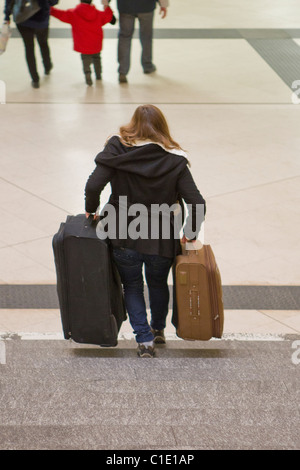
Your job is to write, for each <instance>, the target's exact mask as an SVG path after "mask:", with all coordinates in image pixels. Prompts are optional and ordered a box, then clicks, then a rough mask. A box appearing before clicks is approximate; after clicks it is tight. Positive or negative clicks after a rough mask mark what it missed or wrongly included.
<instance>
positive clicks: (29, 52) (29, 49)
mask: <svg viewBox="0 0 300 470" xmlns="http://www.w3.org/2000/svg"><path fill="white" fill-rule="evenodd" d="M17 28H18V30H19V32H20V34H21V36H22V39H23V42H24V46H25V56H26V62H27V66H28V70H29V73H30V76H31V78H32V82H33V83H32V84H33V86H35V87H38V84H39V79H40V77H39V75H38V72H37V68H36V60H35V53H34V29H33V28H27V27H25V26H20V25H17Z"/></svg>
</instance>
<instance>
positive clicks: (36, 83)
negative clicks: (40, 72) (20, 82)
mask: <svg viewBox="0 0 300 470" xmlns="http://www.w3.org/2000/svg"><path fill="white" fill-rule="evenodd" d="M31 86H32V88H40V82H39V81H37V82H34V81H32V82H31Z"/></svg>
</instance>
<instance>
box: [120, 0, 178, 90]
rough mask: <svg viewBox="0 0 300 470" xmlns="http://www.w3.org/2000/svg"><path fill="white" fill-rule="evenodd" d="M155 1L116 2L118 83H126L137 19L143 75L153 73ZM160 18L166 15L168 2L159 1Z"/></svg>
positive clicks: (122, 0)
mask: <svg viewBox="0 0 300 470" xmlns="http://www.w3.org/2000/svg"><path fill="white" fill-rule="evenodd" d="M156 3H157V1H156V0H117V4H118V10H119V24H120V30H119V42H118V62H119V82H120V83H127V77H126V75H127V74H128V72H129V68H130V51H131V40H132V36H133V33H134V23H135V19H136V18H137V19H138V21H139V27H140V41H141V45H142V56H141V63H142V67H143V69H144V73H152V72H155V70H156V67H155V65H154V64H153V62H152V39H153V17H154V10H155V8H156ZM158 3H159V5H160V14H161V16H162V18H165V17H166V15H167V7H168V5H169V0H159V1H158Z"/></svg>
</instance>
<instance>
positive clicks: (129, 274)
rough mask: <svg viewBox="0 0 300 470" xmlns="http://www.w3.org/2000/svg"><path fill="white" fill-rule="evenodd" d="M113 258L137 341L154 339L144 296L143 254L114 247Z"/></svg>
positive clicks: (145, 341) (146, 341)
mask: <svg viewBox="0 0 300 470" xmlns="http://www.w3.org/2000/svg"><path fill="white" fill-rule="evenodd" d="M113 259H114V261H115V263H116V266H117V269H118V271H119V274H120V277H121V281H122V284H123V288H124V298H125V305H126V309H127V312H128V316H129V321H130V324H131V326H132V328H133V332H134V334H135V335H136V341H137V343H148V342H152V341H153V334H152V333H151V329H150V325H149V323H148V320H147V311H146V304H145V298H144V278H143V271H142V269H143V255H141V254H140V253H138V252H136V251H134V250H128V249H125V248H114V250H113Z"/></svg>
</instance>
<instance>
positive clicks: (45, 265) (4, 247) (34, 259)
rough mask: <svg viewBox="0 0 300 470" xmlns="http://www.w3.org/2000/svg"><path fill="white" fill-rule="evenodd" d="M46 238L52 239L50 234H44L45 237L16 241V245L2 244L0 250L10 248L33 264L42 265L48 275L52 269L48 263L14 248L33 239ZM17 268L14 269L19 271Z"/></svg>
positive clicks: (33, 240)
mask: <svg viewBox="0 0 300 470" xmlns="http://www.w3.org/2000/svg"><path fill="white" fill-rule="evenodd" d="M47 238H49V239H51V240H52V237H51V236H45V237H42V238H38V239H32V240H26V241H25V242H20V243H18V244H17V245H12V246H2V247H1V248H0V252H1V251H2V250H6V249H7V248H10V249H12V250H13V251H14V252H16V254H17V255H19V256H20V255H22V256H23V257H25V258H26V259H28V260H30V261H31V262H32V263H33V264H35V265H38V266H41V267H43V268H44V269H46V270H47V271H49V275H50V273H52V272H53V271H52V269H51V268H49V264H46V263H41V262H40V261H39V260H37V259H36V258H34V257H33V256H31V255H30V254H25V253H23V252H22V251H19V250H17V249H16V248H15V246H18V245H24V244H26V243H32V242H35V241H38V240H44V239H47ZM51 243H52V242H51ZM21 269H23V268H21ZM19 270H20V268H17V269H16V271H19ZM0 285H9V284H7V283H6V284H0ZM16 285H18V284H16ZM19 285H20V284H19ZM27 285H30V284H27ZM38 285H43V284H38Z"/></svg>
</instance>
